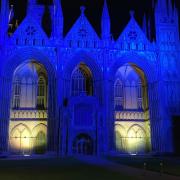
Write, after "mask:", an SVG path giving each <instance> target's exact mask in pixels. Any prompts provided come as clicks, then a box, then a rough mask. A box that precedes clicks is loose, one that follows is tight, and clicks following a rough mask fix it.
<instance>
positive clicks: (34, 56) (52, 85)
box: [2, 48, 58, 153]
mask: <svg viewBox="0 0 180 180" xmlns="http://www.w3.org/2000/svg"><path fill="white" fill-rule="evenodd" d="M32 62H35V63H36V64H40V65H41V66H42V67H44V69H45V70H46V71H47V77H48V78H47V81H46V84H47V86H48V87H47V88H48V92H47V103H48V107H50V108H48V109H47V113H48V116H46V113H45V112H44V110H42V108H41V110H40V111H41V112H39V113H37V115H38V118H42V119H45V118H47V122H48V130H47V131H48V137H47V138H48V145H47V150H48V151H51V152H53V153H55V152H56V151H57V143H56V141H57V138H56V137H57V132H58V129H57V122H56V121H55V118H56V117H55V116H54V114H55V112H56V106H55V104H56V98H55V96H56V71H55V67H54V65H53V64H52V63H51V60H50V58H49V57H47V56H46V55H45V54H43V53H42V52H41V51H40V50H37V49H33V48H24V49H21V50H18V51H16V52H14V55H13V56H12V57H10V58H9V59H8V60H7V61H6V62H5V63H4V66H3V72H2V74H3V77H4V85H3V89H2V93H3V94H6V97H7V99H6V101H7V102H6V106H5V107H4V109H6V112H7V117H6V121H7V124H8V121H9V115H8V114H9V113H10V109H9V107H11V106H10V102H11V93H12V92H11V90H12V81H13V75H14V72H15V71H16V69H17V68H18V67H20V66H21V65H22V64H28V63H32ZM41 75H43V73H42V74H41ZM37 82H38V81H37ZM7 89H8V91H7ZM43 109H44V108H43ZM24 110H25V109H24ZM45 111H46V110H45ZM29 117H30V115H28V118H29ZM6 128H8V127H6Z"/></svg>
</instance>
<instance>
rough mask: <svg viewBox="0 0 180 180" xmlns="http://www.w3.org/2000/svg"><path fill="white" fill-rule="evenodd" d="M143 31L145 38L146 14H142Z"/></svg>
mask: <svg viewBox="0 0 180 180" xmlns="http://www.w3.org/2000/svg"><path fill="white" fill-rule="evenodd" d="M143 31H144V34H145V35H146V36H147V21H146V14H144V17H143Z"/></svg>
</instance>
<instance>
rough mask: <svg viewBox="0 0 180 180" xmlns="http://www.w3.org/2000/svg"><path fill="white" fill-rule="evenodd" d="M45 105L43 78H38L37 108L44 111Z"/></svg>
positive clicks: (44, 83)
mask: <svg viewBox="0 0 180 180" xmlns="http://www.w3.org/2000/svg"><path fill="white" fill-rule="evenodd" d="M45 104H46V82H45V79H44V77H42V76H40V78H39V81H38V92H37V108H38V109H45Z"/></svg>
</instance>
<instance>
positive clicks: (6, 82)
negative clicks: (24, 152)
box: [0, 77, 11, 154]
mask: <svg viewBox="0 0 180 180" xmlns="http://www.w3.org/2000/svg"><path fill="white" fill-rule="evenodd" d="M0 87H1V88H0V154H8V144H9V120H10V105H11V80H10V79H7V78H4V77H1V78H0Z"/></svg>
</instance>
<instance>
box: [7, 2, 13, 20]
mask: <svg viewBox="0 0 180 180" xmlns="http://www.w3.org/2000/svg"><path fill="white" fill-rule="evenodd" d="M13 18H14V6H13V5H11V9H10V11H9V18H8V23H11V21H12V19H13Z"/></svg>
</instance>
